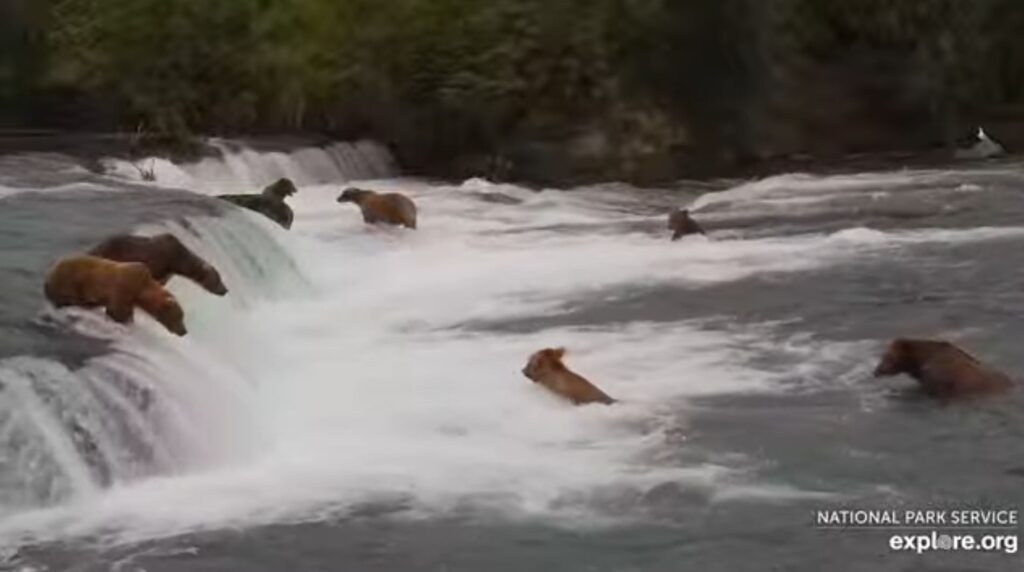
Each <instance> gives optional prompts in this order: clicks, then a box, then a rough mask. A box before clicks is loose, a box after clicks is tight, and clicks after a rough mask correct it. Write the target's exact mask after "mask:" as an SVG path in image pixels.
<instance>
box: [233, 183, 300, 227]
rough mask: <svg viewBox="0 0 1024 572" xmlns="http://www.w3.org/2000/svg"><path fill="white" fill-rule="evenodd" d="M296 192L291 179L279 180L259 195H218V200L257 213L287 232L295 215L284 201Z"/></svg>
mask: <svg viewBox="0 0 1024 572" xmlns="http://www.w3.org/2000/svg"><path fill="white" fill-rule="evenodd" d="M296 191H297V189H296V188H295V183H293V182H292V181H291V179H278V180H277V181H275V182H274V183H271V184H270V185H268V186H267V188H265V189H263V192H262V193H260V194H258V195H252V194H249V195H217V198H218V199H223V200H225V201H228V202H229V203H234V204H236V205H238V206H240V207H244V208H247V209H249V210H252V211H256V212H258V213H260V214H261V215H263V216H265V217H267V218H269V219H270V220H272V221H274V222H276V223H277V224H279V225H281V226H282V227H283V228H285V229H286V230H287V229H290V228H291V227H292V221H293V220H294V219H295V215H294V214H293V213H292V209H291V207H289V206H288V205H287V204H286V203H285V202H284V199H285V198H286V197H289V196H291V195H294V194H295V193H296Z"/></svg>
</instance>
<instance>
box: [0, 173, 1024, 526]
mask: <svg viewBox="0 0 1024 572" xmlns="http://www.w3.org/2000/svg"><path fill="white" fill-rule="evenodd" d="M322 167H323V168H324V169H326V168H327V167H326V165H323V166H322ZM367 186H370V187H373V188H376V189H380V190H400V191H403V192H406V193H408V194H409V195H410V196H412V197H413V198H414V199H415V200H416V201H417V204H418V207H419V212H420V223H421V224H420V228H419V229H418V230H416V231H408V230H404V229H391V228H377V227H368V226H366V225H364V224H363V222H362V219H361V217H360V216H359V213H358V210H357V208H356V207H355V206H353V205H350V204H347V205H340V204H338V203H336V202H335V198H336V196H337V194H338V193H339V192H340V186H339V185H336V184H327V185H312V186H305V187H303V188H302V189H301V190H300V191H299V193H298V194H297V195H295V196H294V197H292V198H290V199H289V201H290V203H291V204H292V205H293V206H294V209H295V211H296V222H295V226H294V228H293V230H292V232H291V233H285V232H284V231H282V230H281V229H279V228H277V227H276V226H275V225H273V224H272V223H270V222H268V221H265V220H263V219H261V218H260V217H259V216H258V215H255V214H251V213H243V212H238V213H235V214H233V215H232V217H233V218H229V219H228V220H227V221H219V222H218V221H212V220H206V219H195V220H193V221H191V223H190V228H186V227H182V226H176V225H174V224H171V225H169V226H162V227H159V228H152V227H151V228H146V229H143V230H145V231H146V232H156V231H159V230H167V229H171V230H173V231H175V232H177V233H178V234H179V235H180V236H183V237H185V238H186V239H187V241H188V242H189V244H190V246H192V247H193V248H195V249H196V250H198V251H199V252H201V253H202V254H203V255H204V256H206V257H208V258H209V259H210V260H211V261H212V262H214V263H215V264H216V265H217V266H218V267H219V268H220V269H221V271H222V274H223V275H224V276H225V281H226V282H227V283H228V287H229V288H230V289H231V291H232V292H231V294H230V295H229V297H228V298H225V299H218V298H213V297H211V296H209V295H208V294H206V293H204V292H201V291H199V289H198V288H197V287H195V286H194V285H192V284H190V283H188V282H185V281H182V280H179V279H175V280H173V281H172V282H171V288H172V290H173V291H174V292H175V293H176V294H177V295H178V296H179V297H180V299H181V300H182V301H183V303H184V304H185V305H186V307H187V308H188V312H189V315H188V325H189V328H190V334H189V336H188V337H187V338H185V339H181V340H179V339H170V338H168V336H167V335H166V333H164V332H162V331H161V330H160V329H159V327H158V326H156V325H155V324H153V323H151V322H148V321H146V320H142V322H141V324H140V325H138V326H136V328H141V329H142V331H141V332H139V331H134V330H133V332H134V333H133V335H132V336H129V337H126V338H124V340H123V343H124V344H134V345H132V346H131V347H128V346H127V345H126V346H122V347H121V351H119V352H118V354H115V356H116V355H124V354H125V353H129V354H132V355H140V354H143V355H144V357H145V359H144V360H143V362H144V363H145V364H146V367H149V368H152V373H154V374H157V376H156V377H157V378H158V382H159V383H166V384H169V385H171V386H173V387H174V389H173V392H172V394H173V395H177V396H180V398H179V399H178V401H176V403H181V404H182V405H181V407H180V408H178V410H177V411H178V412H179V413H180V415H181V416H179V417H174V418H173V419H175V420H177V421H176V423H178V424H177V425H175V427H178V429H176V430H177V431H179V432H180V433H181V434H182V435H183V439H184V440H185V441H184V442H185V443H186V444H187V443H191V439H194V438H195V437H196V435H195V433H189V431H187V428H188V427H187V426H188V423H189V422H191V424H192V426H193V427H195V428H198V429H199V430H200V431H199V433H201V434H202V436H204V437H207V438H209V439H210V444H209V446H208V447H198V448H197V449H198V454H196V455H195V457H197V459H196V460H194V461H193V462H192V463H191V464H186V465H185V466H184V472H185V474H172V475H164V476H162V477H158V478H147V479H143V480H140V481H136V482H130V483H124V484H122V485H120V486H118V487H116V488H115V489H113V490H110V491H107V492H105V493H103V494H98V495H79V496H77V497H75V499H74V500H73V501H71V502H69V503H67V504H65V505H62V506H58V507H53V508H49V509H44V510H37V511H31V512H21V513H19V514H17V515H15V516H12V517H10V518H8V519H6V520H5V521H3V522H2V523H0V543H2V542H4V541H6V542H12V541H13V542H16V541H18V540H21V539H25V538H36V539H40V538H64V537H67V536H73V535H81V534H94V533H99V532H106V533H109V534H112V535H113V536H114V537H115V538H116V539H120V540H133V539H139V538H145V537H151V536H159V535H164V534H176V533H180V532H184V531H188V530H195V529H201V528H208V527H217V526H247V525H252V524H256V523H264V522H279V521H282V520H289V519H297V518H313V517H316V516H317V515H322V514H328V513H334V512H335V511H344V510H346V509H349V508H352V507H356V506H359V505H360V504H361V503H368V502H380V501H394V502H396V503H399V504H401V505H402V506H405V507H408V508H410V509H415V511H418V512H420V513H427V514H434V513H436V512H437V511H448V510H452V509H454V508H456V507H460V506H463V505H464V504H465V503H471V504H477V505H482V506H487V507H490V508H495V509H497V510H498V511H499V512H501V513H503V514H508V515H529V516H532V517H544V518H561V517H565V515H567V514H570V515H577V514H583V515H587V518H590V517H591V516H592V512H589V507H588V506H587V505H586V501H585V500H582V501H580V500H579V499H587V498H590V496H592V495H594V494H597V492H598V491H602V490H606V489H609V488H611V489H613V490H618V489H624V490H639V491H643V490H647V489H649V488H650V487H652V486H655V485H657V484H661V483H678V484H679V485H680V486H683V487H686V486H699V487H700V488H702V490H705V489H710V490H711V491H712V493H713V494H712V497H713V498H714V499H715V500H717V501H720V502H729V501H730V500H733V499H750V498H760V497H765V496H771V497H776V498H779V499H782V500H785V499H798V498H807V497H808V495H810V496H811V497H813V498H818V497H815V496H814V495H817V494H819V493H818V492H816V491H804V490H801V489H797V488H794V487H792V486H790V485H787V484H785V483H749V482H748V483H743V482H742V481H741V482H737V481H736V480H734V479H732V478H725V476H726V475H727V474H728V471H727V470H726V469H723V468H722V467H717V466H704V465H698V466H681V465H679V464H678V463H677V462H670V461H665V460H664V458H666V457H671V455H666V454H665V447H666V439H665V433H666V432H668V431H672V430H677V429H678V426H679V423H680V420H679V417H680V411H684V410H685V405H686V403H687V401H688V400H689V399H691V398H692V397H694V396H699V395H710V394H721V393H728V392H737V391H743V392H749V391H775V390H777V389H776V386H775V382H776V381H777V380H778V378H779V377H780V375H782V374H781V373H773V372H766V371H760V370H757V369H753V368H751V367H750V366H747V365H745V364H746V363H747V360H746V359H745V358H747V357H749V355H750V352H751V351H755V349H756V347H757V345H758V337H757V336H758V334H757V333H756V332H754V333H751V332H749V331H748V332H743V333H739V332H730V331H721V330H706V329H704V328H702V327H701V326H700V324H697V323H689V322H678V323H669V324H661V325H653V324H647V323H631V324H611V325H603V326H591V327H579V328H568V327H561V328H549V329H543V330H540V331H535V332H526V333H516V334H512V333H507V332H505V333H503V332H501V331H500V330H499V331H487V330H480V329H474V328H469V327H465V326H470V325H473V324H478V323H480V322H494V321H500V320H501V319H505V318H524V317H538V318H546V317H551V316H553V315H555V314H556V313H557V312H559V311H564V309H565V308H566V306H567V305H572V304H577V303H579V302H580V301H581V300H583V299H588V300H592V299H602V298H614V297H615V296H619V295H622V294H623V293H625V292H628V291H629V289H631V288H646V287H650V286H651V285H671V286H677V287H679V288H704V287H707V286H708V285H712V284H719V283H723V282H727V281H733V280H739V279H743V278H747V277H750V276H754V275H760V274H764V273H771V272H801V271H806V270H809V269H814V268H818V267H821V266H824V265H835V264H843V263H845V262H847V261H852V260H857V259H858V258H860V257H864V256H871V255H874V254H877V253H878V249H880V248H885V249H900V248H906V247H912V246H914V245H917V244H925V243H931V242H937V243H949V242H958V241H959V242H967V241H977V240H999V239H1002V238H1005V237H1011V236H1020V235H1022V234H1024V229H1022V228H1009V229H1007V228H1000V229H995V228H993V229H984V228H983V229H970V230H943V229H918V230H913V231H898V232H882V231H878V230H872V229H868V228H852V229H846V230H843V231H840V232H837V233H833V234H825V233H817V234H805V235H799V236H791V237H785V238H761V239H749V240H748V239H743V237H742V236H737V237H733V238H730V239H714V240H707V239H703V238H700V237H697V238H693V239H686V240H683V241H680V242H675V243H673V242H670V241H668V240H667V238H662V237H658V238H656V237H654V236H652V235H650V234H647V233H644V232H632V233H623V232H621V231H613V230H609V228H610V226H611V225H613V224H617V223H619V222H621V221H622V220H623V218H624V215H623V213H622V205H621V204H620V203H614V204H608V203H606V202H603V201H602V200H601V199H600V197H601V194H600V191H595V192H588V191H586V190H583V191H579V192H574V193H559V192H557V191H551V190H548V191H543V192H539V193H535V192H533V191H527V190H525V189H518V188H511V187H507V186H503V187H494V186H491V185H489V184H483V183H481V182H470V183H467V184H465V185H461V186H456V187H447V186H438V185H430V184H426V183H423V182H418V181H413V180H387V181H375V182H372V183H369V184H367ZM468 191H472V192H468ZM473 192H503V193H507V194H509V195H512V196H515V197H516V198H518V199H520V200H522V201H523V202H522V203H521V204H513V205H510V204H500V203H492V202H486V201H481V200H479V197H477V196H475V195H474V194H473ZM625 218H627V219H628V220H633V221H636V222H638V223H645V222H649V223H650V224H651V225H658V228H661V226H662V225H663V219H662V217H657V218H655V217H649V218H645V217H642V216H634V217H632V218H630V217H629V216H626V217H625ZM190 233H191V234H190ZM200 238H201V239H202V240H200ZM291 265H294V266H295V268H292V267H291ZM282 277H283V278H282ZM752 336H753V337H752ZM554 345H564V346H567V347H568V349H569V354H568V357H567V362H568V364H569V365H570V366H571V367H573V368H574V369H576V370H577V371H579V372H580V373H582V374H583V375H585V376H587V377H588V378H590V379H591V380H592V381H594V382H595V383H596V384H598V385H599V386H601V387H602V388H603V389H605V390H606V391H607V392H608V393H609V394H611V395H613V396H614V397H616V398H618V399H621V400H622V403H620V404H617V405H615V406H613V407H597V406H591V407H579V408H576V407H572V406H571V405H568V404H565V403H563V402H561V401H559V400H557V399H555V398H553V397H552V396H550V395H548V394H547V393H545V392H544V391H542V390H541V389H540V388H538V387H537V386H535V385H533V384H531V383H530V382H529V381H527V380H526V379H525V378H524V377H523V376H522V374H521V373H520V370H521V368H522V367H523V365H525V361H526V359H527V357H528V356H529V354H530V353H532V352H533V351H535V350H536V349H539V348H542V347H545V346H554ZM154 352H155V353H154ZM831 355H832V354H830V352H828V351H814V352H809V353H807V355H806V358H807V360H808V361H809V362H813V361H814V360H818V359H820V360H829V359H833V358H832V357H830V356H831ZM104 359H106V360H113V359H116V357H110V358H104ZM134 363H135V365H136V366H138V365H139V363H140V362H134ZM116 365H118V366H119V367H121V368H122V370H124V369H125V368H126V367H127V365H125V364H120V363H119V364H116ZM196 402H199V403H198V404H197V405H194V406H193V405H188V404H193V403H196ZM183 425H185V426H184V427H183ZM185 449H186V450H188V451H194V450H195V449H193V446H191V445H189V446H187V447H185Z"/></svg>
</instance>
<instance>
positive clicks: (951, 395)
mask: <svg viewBox="0 0 1024 572" xmlns="http://www.w3.org/2000/svg"><path fill="white" fill-rule="evenodd" d="M901 373H905V374H907V375H909V376H910V377H913V378H914V379H916V380H917V382H918V383H920V384H921V389H922V390H924V392H925V394H927V395H929V396H931V397H935V398H938V399H942V400H950V399H955V398H958V397H969V396H978V395H986V394H993V393H1002V392H1004V391H1007V390H1009V389H1010V388H1011V387H1012V386H1013V382H1012V381H1011V380H1010V378H1009V377H1007V376H1006V375H1004V374H1003V373H1002V372H1000V371H997V370H995V369H992V368H990V367H988V366H986V365H985V364H983V363H981V362H980V361H978V359H977V358H975V357H974V356H972V355H971V354H969V353H967V352H965V351H964V350H962V349H960V348H959V347H957V346H955V345H953V344H951V343H949V342H947V341H943V340H915V339H907V338H899V339H896V340H893V341H892V342H890V344H889V348H888V349H887V350H886V352H885V354H884V355H883V356H882V359H881V361H879V363H878V366H877V367H876V368H875V377H889V376H894V375H899V374H901Z"/></svg>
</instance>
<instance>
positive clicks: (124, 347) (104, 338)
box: [0, 142, 1024, 571]
mask: <svg viewBox="0 0 1024 572" xmlns="http://www.w3.org/2000/svg"><path fill="white" fill-rule="evenodd" d="M218 145H220V146H221V151H222V153H221V155H220V156H219V157H209V158H206V159H203V160H202V161H200V162H198V163H192V164H182V165H175V164H172V163H169V162H167V161H163V160H155V159H154V160H147V161H144V162H142V163H141V164H139V165H132V164H128V163H124V162H120V161H114V160H111V161H106V173H105V174H96V173H92V172H90V171H88V170H86V169H83V168H82V167H80V166H79V165H78V164H77V163H76V161H75V160H74V159H71V158H70V157H65V156H61V155H46V154H38V153H36V154H25V155H11V156H7V157H4V158H3V159H2V160H0V197H2V198H0V235H2V236H0V240H2V247H0V277H2V283H3V285H4V295H3V297H2V299H0V567H8V568H11V569H15V570H17V569H21V570H42V569H50V570H60V569H67V568H71V567H74V569H76V570H108V569H116V570H151V571H152V570H198V569H211V570H212V569H216V570H238V571H253V570H257V571H262V570H267V571H270V570H322V569H352V570H370V569H374V570H375V569H379V570H522V569H527V568H539V569H552V570H555V569H557V570H640V569H642V570H679V569H682V568H687V569H694V570H748V569H749V570H763V569H764V568H763V565H764V563H765V562H766V561H770V562H774V563H779V565H780V566H781V567H782V568H780V569H815V570H816V569H825V568H826V567H828V565H829V563H830V562H833V561H835V560H838V559H842V561H843V562H846V563H848V564H849V566H848V567H847V568H844V569H851V570H856V569H864V570H901V569H905V568H906V566H908V565H910V564H913V563H915V562H918V563H919V562H921V561H922V560H921V559H922V558H923V559H924V561H927V559H928V558H931V557H934V556H925V557H917V556H913V558H917V559H918V560H904V559H901V558H903V557H897V558H887V559H880V557H881V556H882V555H886V554H887V551H886V550H887V548H886V544H885V542H884V538H883V537H881V536H877V535H876V536H872V533H870V532H857V533H854V532H850V533H834V532H827V531H821V530H816V529H815V528H814V526H813V524H814V522H813V512H814V510H816V509H819V508H822V507H831V508H835V507H839V506H856V507H866V508H883V509H884V508H889V507H898V506H926V507H930V506H946V505H956V506H975V505H981V504H986V503H987V505H995V506H998V507H1002V508H1016V507H1019V506H1021V505H1022V504H1024V439H1022V437H1024V424H1022V421H1024V415H1022V413H1021V411H1022V407H1021V406H1022V405H1024V404H1022V402H1021V398H1020V397H1019V396H1017V395H1016V394H1010V395H1009V396H1005V397H1002V398H999V399H995V400H989V401H985V402H979V403H972V404H964V405H955V406H947V407H943V406H940V405H937V404H935V403H934V402H931V401H928V400H924V399H922V398H920V397H919V396H918V395H917V394H916V393H915V392H914V391H913V385H914V384H913V382H912V381H911V380H909V379H907V378H895V379H889V380H876V379H873V378H872V376H871V371H872V368H873V367H874V364H875V363H876V361H877V358H878V356H879V354H880V353H881V352H882V351H883V349H884V347H885V344H886V343H887V342H888V340H890V339H891V338H894V337H898V336H917V337H941V338H947V339H951V340H955V341H956V342H957V343H960V344H962V345H964V346H965V347H967V348H969V349H970V350H971V351H972V352H973V353H975V354H976V355H979V356H980V357H983V359H985V360H986V361H987V362H990V363H993V364H995V365H997V366H998V367H1000V368H1001V369H1003V370H1004V371H1007V372H1009V373H1011V374H1019V373H1020V372H1024V353H1022V352H1021V351H1020V340H1021V338H1022V336H1024V318H1022V316H1024V222H1022V221H1024V200H1022V194H1021V192H1022V189H1024V165H1020V164H1016V163H994V164H987V165H983V166H978V167H973V168H970V169H950V170H900V171H890V172H871V173H860V174H847V175H832V176H812V175H804V174H789V175H781V176H775V177H770V178H766V179H763V180H759V181H753V182H742V183H740V182H721V183H716V184H713V185H707V184H696V183H695V184H686V183H681V184H680V185H678V186H677V188H674V189H661V190H657V189H655V190H651V189H635V188H630V187H626V186H623V185H615V184H608V185H599V186H593V187H586V188H579V189H571V190H551V189H546V190H531V189H526V188H521V187H517V186H512V185H499V184H492V183H488V182H486V181H482V180H469V181H465V182H463V183H461V184H440V183H433V182H429V181H423V180H417V179H410V178H402V177H401V176H400V174H399V172H398V170H397V169H396V168H395V167H394V165H393V162H392V160H391V158H390V157H389V156H388V155H387V152H386V151H384V150H383V149H382V148H380V147H378V146H376V145H373V144H370V143H359V144H352V145H349V144H337V145H333V146H330V147H325V148H315V147H310V148H296V149H291V150H285V151H267V150H262V151H260V150H254V149H250V148H248V147H245V146H244V145H240V144H236V143H231V142H219V143H218ZM140 167H141V168H140ZM147 171H151V172H152V173H153V175H154V176H155V179H156V180H155V181H143V180H142V178H143V177H142V175H143V173H145V172H147ZM278 177H289V178H291V179H292V180H293V181H295V183H296V184H297V185H298V187H299V190H298V193H297V194H295V195H294V196H292V197H290V198H289V199H288V201H289V204H291V206H292V208H293V209H294V212H295V223H294V226H293V228H292V229H291V231H285V230H283V229H282V228H280V227H279V226H277V225H275V224H274V223H273V222H271V221H269V220H267V219H265V218H262V217H260V216H259V215H258V214H255V213H252V212H250V211H245V210H241V209H238V208H236V207H234V206H232V205H229V204H227V203H224V202H222V201H218V200H216V199H214V198H212V195H216V194H220V193H227V192H257V191H258V190H259V188H260V187H261V186H262V185H265V184H267V183H269V182H271V181H273V180H274V179H276V178H278ZM356 182H357V183H358V185H359V186H362V187H365V188H369V189H375V190H381V191H400V192H403V193H405V194H407V195H409V196H410V197H412V198H413V199H414V200H415V201H416V203H417V206H418V209H419V228H418V229H417V230H415V231H411V230H406V229H398V228H381V227H374V226H368V225H365V224H364V223H363V221H362V219H361V217H360V215H359V211H358V209H356V208H354V207H353V206H351V205H347V206H346V205H340V204H338V203H337V202H336V201H335V199H336V197H337V196H338V194H339V193H340V192H341V190H342V189H343V188H344V187H346V186H348V185H350V184H354V183H356ZM676 206H689V208H690V209H691V211H692V213H693V215H694V216H695V217H697V218H698V219H699V220H700V221H701V223H702V224H703V225H704V227H705V229H706V230H707V231H708V236H707V237H701V236H697V237H686V238H684V239H683V240H680V241H678V242H671V241H669V240H668V236H669V231H668V230H667V229H666V228H665V215H666V213H667V212H668V210H669V208H671V207H676ZM118 232H135V233H138V234H157V233H163V232H171V233H174V234H175V235H176V236H177V237H178V238H179V239H181V240H182V241H183V242H184V243H185V244H186V245H187V246H188V247H189V248H191V249H192V250H194V251H195V252H197V253H199V254H200V255H201V256H202V257H203V258H205V259H206V260H208V261H210V262H211V263H213V264H214V265H215V266H216V267H217V268H218V269H220V272H221V274H222V276H223V279H224V282H225V283H226V284H227V286H228V288H229V289H230V293H229V295H228V296H226V297H223V298H218V297H214V296H209V295H208V294H206V293H205V292H203V291H202V290H201V289H200V288H199V287H197V286H196V285H195V284H193V283H191V282H188V281H187V280H182V279H181V278H174V279H172V280H171V282H170V283H169V289H170V290H171V291H172V292H173V293H174V294H175V296H177V297H178V299H179V300H180V301H181V303H182V305H183V306H184V307H185V311H186V322H187V325H188V328H189V334H188V336H186V337H183V338H177V337H175V336H172V335H169V334H168V333H167V332H166V331H164V330H163V329H162V328H161V327H160V325H159V324H157V323H156V322H154V321H153V320H152V319H150V318H149V317H148V316H145V315H143V314H141V313H137V317H136V321H135V323H134V324H132V325H127V326H124V325H119V324H115V323H112V322H110V321H109V320H107V319H106V318H105V316H104V315H103V313H102V312H101V311H91V310H81V309H63V310H59V311H58V310H55V309H54V308H52V307H50V306H49V305H48V304H47V303H46V302H45V300H44V298H43V295H42V281H43V279H44V277H45V274H46V271H47V269H48V268H49V267H50V265H51V264H52V263H53V262H54V261H55V260H56V259H57V258H59V257H61V256H64V255H67V254H71V253H75V252H81V251H84V250H87V249H88V248H90V247H91V246H92V245H94V244H96V243H97V242H99V241H100V240H102V239H103V238H104V237H106V236H109V235H111V234H114V233H118ZM554 346H564V347H566V348H567V354H566V358H565V359H566V361H567V363H569V364H570V365H571V367H572V368H573V369H574V370H576V371H579V372H580V373H582V374H584V375H585V376H586V377H587V378H589V379H591V380H592V381H594V382H595V383H596V384H598V385H599V386H600V387H601V388H602V389H604V390H606V391H607V392H608V393H609V394H611V395H613V396H615V397H616V398H617V399H618V400H619V401H620V402H619V403H617V404H616V405H615V406H613V407H603V406H592V407H572V406H571V405H567V404H566V403H564V402H562V401H559V400H558V399H556V398H554V397H553V396H551V395H550V394H548V393H546V392H544V391H543V389H542V388H540V387H539V386H537V385H535V384H532V383H530V382H529V381H528V380H527V379H525V378H524V377H523V375H522V373H521V370H522V368H523V366H524V365H525V364H526V360H527V358H528V357H529V355H530V354H531V353H532V352H533V351H535V350H537V349H540V348H543V347H554ZM940 556H941V557H942V558H945V560H935V561H934V562H939V563H949V562H955V560H951V559H955V558H957V556H956V555H948V554H946V555H940ZM959 557H965V556H963V555H960V556H959ZM906 558H911V557H910V556H908V557H906ZM934 558H938V557H934ZM986 558H988V559H990V560H986ZM968 562H970V563H972V564H973V565H976V566H977V565H984V568H985V569H1000V567H1001V566H1009V565H1010V564H1011V561H1010V560H1007V557H1006V556H1000V555H985V556H978V555H974V556H973V559H971V560H969V561H968Z"/></svg>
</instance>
